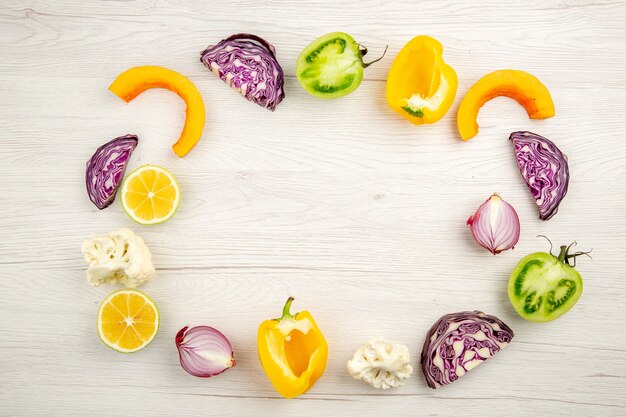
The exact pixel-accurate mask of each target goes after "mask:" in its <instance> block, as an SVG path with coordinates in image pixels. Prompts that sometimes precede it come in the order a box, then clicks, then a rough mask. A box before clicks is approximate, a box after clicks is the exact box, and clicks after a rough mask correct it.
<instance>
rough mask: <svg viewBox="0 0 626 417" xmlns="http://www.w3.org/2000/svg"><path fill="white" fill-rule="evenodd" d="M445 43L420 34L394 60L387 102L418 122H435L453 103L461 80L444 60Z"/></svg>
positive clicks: (409, 119) (414, 121)
mask: <svg viewBox="0 0 626 417" xmlns="http://www.w3.org/2000/svg"><path fill="white" fill-rule="evenodd" d="M442 55H443V48H442V46H441V43H439V41H437V40H436V39H434V38H431V37H430V36H416V37H415V38H413V39H412V40H411V41H410V42H409V43H407V44H406V45H404V47H403V48H402V49H401V50H400V52H399V53H398V56H396V59H394V61H393V64H391V69H390V70H389V75H388V76H387V103H389V107H391V108H392V109H393V110H394V111H396V112H397V113H400V114H401V115H402V116H403V117H404V118H405V119H407V120H408V121H410V122H411V123H414V124H416V125H421V124H424V123H435V122H436V121H438V120H439V119H441V118H442V117H443V116H444V115H445V114H446V113H447V112H448V110H449V109H450V106H452V102H453V101H454V97H455V96H456V88H457V84H458V79H457V76H456V72H455V71H454V69H453V68H452V67H451V66H449V65H447V64H446V63H445V62H444V61H443V57H442Z"/></svg>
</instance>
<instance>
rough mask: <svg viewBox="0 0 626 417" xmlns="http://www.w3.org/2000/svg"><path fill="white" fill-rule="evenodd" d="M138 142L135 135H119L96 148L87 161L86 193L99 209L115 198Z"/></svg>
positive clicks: (108, 204)
mask: <svg viewBox="0 0 626 417" xmlns="http://www.w3.org/2000/svg"><path fill="white" fill-rule="evenodd" d="M138 142H139V139H137V136H135V135H125V136H120V137H119V138H115V139H113V140H111V141H109V142H107V143H105V144H104V145H102V146H100V147H99V148H98V149H96V152H95V153H94V154H93V156H92V157H91V158H89V161H87V171H86V174H85V177H86V184H87V194H88V195H89V199H90V200H91V202H92V203H94V204H95V206H96V207H98V208H99V209H100V210H102V209H104V208H106V207H108V206H110V205H111V203H113V201H114V200H115V194H117V190H118V188H119V187H120V184H121V183H122V179H123V178H124V172H126V166H127V165H128V161H129V160H130V156H131V155H132V153H133V151H134V150H135V147H136V146H137V143H138Z"/></svg>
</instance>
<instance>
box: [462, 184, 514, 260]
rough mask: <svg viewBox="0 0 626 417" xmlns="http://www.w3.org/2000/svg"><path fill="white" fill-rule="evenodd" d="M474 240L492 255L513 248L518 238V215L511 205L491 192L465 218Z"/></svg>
mask: <svg viewBox="0 0 626 417" xmlns="http://www.w3.org/2000/svg"><path fill="white" fill-rule="evenodd" d="M467 224H468V225H469V227H470V230H471V231H472V235H473V236H474V240H475V241H476V242H477V243H478V244H479V245H480V246H482V247H483V248H485V249H487V250H488V251H489V252H491V253H493V254H494V255H497V254H499V253H500V252H502V251H505V250H508V249H513V247H514V246H515V245H516V244H517V241H518V240H519V234H520V224H519V217H518V216H517V213H516V212H515V209H514V208H513V206H512V205H510V204H509V203H507V202H506V201H504V200H503V199H502V198H500V196H499V195H498V194H495V193H494V194H493V195H492V196H491V197H489V198H488V199H487V201H485V202H484V203H482V204H481V205H480V207H478V210H476V213H474V215H473V216H470V218H469V219H467Z"/></svg>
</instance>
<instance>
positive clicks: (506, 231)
mask: <svg viewBox="0 0 626 417" xmlns="http://www.w3.org/2000/svg"><path fill="white" fill-rule="evenodd" d="M385 52H386V49H385ZM366 53H367V49H366V48H365V47H364V46H362V45H360V44H359V43H357V42H356V41H355V40H354V38H352V37H351V36H350V35H348V34H347V33H342V32H335V33H329V34H326V35H324V36H321V37H320V38H318V39H316V40H314V41H313V42H311V43H310V44H309V45H308V46H306V47H305V48H304V50H303V51H302V53H301V54H300V57H299V58H298V61H297V64H296V75H297V78H298V81H299V82H300V84H301V85H302V87H303V88H304V89H305V90H306V91H307V92H309V93H310V94H311V95H313V96H315V97H318V98H322V99H334V98H339V97H343V96H345V95H348V94H350V93H352V92H354V91H355V90H356V89H357V88H358V87H359V85H360V83H361V81H362V79H363V69H364V68H366V67H367V66H369V65H370V64H372V63H374V62H377V61H380V60H381V59H382V58H383V57H382V56H381V57H380V58H378V59H376V60H374V61H372V62H370V63H367V64H365V63H363V57H364V56H365V54H366ZM383 56H384V53H383ZM200 61H201V62H202V63H203V64H204V65H205V66H206V67H207V68H208V69H209V70H210V71H211V72H213V73H214V74H215V75H217V76H218V77H219V78H220V79H222V80H223V81H224V82H225V83H226V84H228V85H229V86H230V87H231V88H233V89H234V90H236V91H237V92H238V93H240V94H241V95H242V96H244V97H245V98H246V99H247V100H249V101H251V102H253V103H256V104H258V105H259V106H261V107H264V108H266V109H268V110H271V111H274V110H275V109H276V107H277V106H278V104H280V103H281V102H282V100H283V99H284V98H285V91H284V72H283V69H282V67H281V66H280V64H279V62H278V59H277V55H276V49H275V48H274V46H273V45H272V44H270V43H269V42H267V41H266V40H264V39H262V38H260V37H258V36H256V35H252V34H247V33H240V34H235V35H232V36H230V37H228V38H226V39H223V40H222V41H220V42H219V43H217V44H215V45H212V46H209V47H207V48H206V49H205V50H203V51H202V52H201V54H200ZM457 84H458V78H457V74H456V71H455V70H454V69H453V68H452V67H450V66H449V65H447V64H446V63H445V62H444V60H443V47H442V45H441V43H439V42H438V41H437V40H435V39H433V38H431V37H429V36H417V37H415V38H414V39H412V40H411V41H410V42H408V43H407V44H406V45H405V46H404V47H403V48H402V49H401V50H400V52H399V53H398V55H397V56H396V58H395V59H394V61H393V63H392V65H391V69H390V71H389V75H388V77H387V86H386V98H387V102H388V104H389V107H390V108H391V109H392V110H393V111H395V112H397V113H398V114H400V115H401V116H402V117H404V118H405V119H407V120H408V121H410V122H411V123H413V124H415V125H421V124H428V123H435V122H437V121H438V120H440V119H441V118H442V117H443V116H444V115H445V114H446V113H447V112H448V110H449V109H450V107H451V105H452V103H453V101H454V98H455V96H456V91H457ZM157 87H158V88H165V89H168V90H171V91H173V92H175V93H176V94H178V95H179V96H180V98H181V99H183V100H184V101H185V103H186V105H187V110H186V116H185V124H184V127H183V130H182V132H181V134H180V137H179V139H178V140H177V141H176V143H174V145H173V147H172V148H173V150H174V152H175V153H176V154H177V155H178V156H179V157H183V156H185V155H186V154H187V153H188V152H189V151H191V149H192V148H193V147H194V146H195V145H196V143H197V142H198V140H199V139H200V137H201V136H202V130H203V128H204V122H205V112H204V102H203V100H202V96H201V95H200V93H199V91H198V90H197V88H196V87H195V86H194V85H193V83H192V82H191V81H190V80H189V79H188V78H186V77H185V76H183V75H181V74H179V73H177V72H175V71H172V70H170V69H167V68H162V67H155V66H142V67H135V68H130V69H128V70H127V71H124V72H123V73H122V74H120V75H119V76H118V77H117V78H116V79H115V81H114V82H113V83H112V84H111V86H110V87H109V89H110V90H111V92H113V93H114V94H116V95H117V96H118V97H120V98H121V99H122V100H124V101H125V102H129V101H131V100H133V99H134V98H135V97H136V96H137V95H139V94H141V93H142V92H143V91H145V90H147V89H150V88H157ZM498 96H506V97H510V98H512V99H514V100H516V101H517V102H518V103H519V104H520V105H522V106H523V107H524V109H525V110H526V111H527V113H528V116H529V117H530V118H532V119H544V118H549V117H552V116H554V104H553V102H552V98H551V96H550V93H549V91H548V89H547V88H546V87H545V86H544V85H543V84H542V83H541V81H539V80H538V79H537V78H535V77H534V76H533V75H531V74H529V73H527V72H524V71H519V70H512V69H505V70H499V71H494V72H492V73H489V74H487V75H485V76H484V77H482V78H481V79H480V80H478V82H476V83H475V84H474V86H472V87H471V88H470V90H469V91H468V92H467V94H466V95H465V97H464V98H463V100H462V102H461V105H460V107H459V110H458V113H457V125H458V131H459V134H460V137H461V138H462V139H463V140H468V139H470V138H472V137H474V136H475V135H476V134H477V133H478V124H477V122H476V120H477V116H478V112H479V110H480V108H481V107H482V106H483V105H484V104H485V103H486V102H487V101H489V100H491V99H492V98H494V97H498ZM509 139H510V141H511V143H512V146H513V151H514V153H515V156H516V160H517V164H518V167H519V170H520V173H521V175H522V177H523V178H524V181H525V182H526V185H527V186H528V189H529V191H530V193H531V195H532V197H533V198H534V200H535V202H536V204H537V208H538V211H539V218H540V219H541V220H549V219H550V218H552V217H553V216H554V215H555V214H556V213H557V210H558V207H559V204H560V202H561V201H562V200H563V198H564V197H565V195H566V194H567V189H568V184H569V167H568V161H567V157H566V156H565V154H563V153H562V152H561V150H560V149H559V148H558V147H557V146H556V145H555V144H554V143H553V142H552V141H551V140H549V139H547V138H544V137H542V136H540V135H537V134H535V133H531V132H513V133H511V136H510V138H509ZM138 143H139V139H138V138H137V136H135V135H125V136H121V137H118V138H115V139H113V140H111V141H109V142H107V143H105V144H104V145H102V146H100V147H99V148H98V149H97V150H96V151H95V153H94V154H93V156H92V157H91V158H90V159H89V161H88V162H87V169H86V186H87V193H88V196H89V199H90V200H91V201H92V202H93V204H94V205H95V206H96V207H97V208H98V209H100V210H102V209H104V208H106V207H108V206H110V205H111V204H112V203H113V201H114V200H115V197H116V194H117V192H118V189H119V188H120V186H121V188H122V191H121V201H122V206H123V208H124V210H125V211H126V213H127V214H128V215H129V216H130V217H131V218H132V219H133V220H134V221H136V222H138V223H140V224H144V225H150V224H157V223H160V222H163V221H166V220H168V219H169V218H171V217H172V216H173V214H174V212H175V211H176V208H177V206H178V202H179V199H180V191H179V188H178V184H177V182H176V180H175V179H174V177H173V176H172V175H171V173H169V171H167V170H166V169H165V168H161V167H157V166H153V165H144V166H142V167H140V168H138V169H137V170H135V171H133V172H132V173H131V174H129V175H128V176H126V179H124V176H125V171H126V167H127V165H128V162H129V160H130V158H131V155H132V153H133V151H134V150H135V148H136V147H137V145H138ZM467 224H468V226H469V227H470V230H471V233H472V236H473V237H474V239H475V240H476V242H477V243H478V244H479V245H481V246H482V247H484V248H485V249H487V250H488V251H490V252H491V253H492V254H494V255H497V254H498V253H500V252H502V251H506V250H509V249H512V248H513V247H514V246H515V245H516V244H517V242H518V240H519V236H520V221H519V217H518V215H517V212H516V211H515V209H514V208H513V206H511V205H510V204H509V203H507V202H506V201H504V200H503V199H502V197H500V195H499V194H493V195H492V196H491V197H489V198H488V199H487V200H486V201H485V202H484V203H483V204H482V205H481V206H480V207H479V208H478V209H477V210H476V212H475V213H474V214H473V215H472V216H471V217H470V218H469V219H468V221H467ZM572 246H573V244H572V245H569V246H565V245H564V246H561V247H560V252H559V254H558V255H556V256H555V255H553V254H552V253H551V252H550V253H546V252H537V253H533V254H530V255H528V256H526V257H524V258H523V259H522V260H521V261H520V262H519V263H518V264H517V266H516V267H515V268H514V270H513V271H512V272H511V275H510V278H509V283H508V295H509V299H510V302H511V305H512V306H513V308H514V309H515V311H516V312H517V313H518V314H519V315H520V316H521V317H523V318H524V319H526V320H529V321H533V322H547V321H552V320H555V319H557V318H559V317H560V316H562V315H563V314H565V313H567V312H568V311H569V310H570V309H571V308H572V307H573V306H574V305H575V304H576V303H577V301H578V300H579V298H580V296H581V294H582V289H583V282H582V278H581V276H580V274H579V273H578V272H577V271H576V270H575V269H574V267H575V259H576V257H578V256H580V255H587V254H588V252H575V253H570V250H571V248H572ZM83 254H84V256H85V260H86V261H87V262H88V264H89V268H88V271H87V279H88V282H89V283H90V284H91V285H94V286H98V285H100V284H105V283H106V284H110V283H122V284H124V285H126V287H127V289H126V290H121V291H118V292H114V293H113V294H111V295H110V296H109V297H107V299H106V300H105V301H104V302H103V303H102V305H101V307H100V311H99V313H98V332H99V335H100V338H101V339H102V341H103V342H104V343H105V344H106V345H107V346H109V347H111V348H113V349H116V350H118V351H120V352H135V351H137V350H140V349H142V348H143V347H145V346H147V345H148V344H149V343H150V342H151V341H152V340H153V338H154V337H155V336H156V333H157V331H158V327H159V313H158V310H157V308H156V305H155V304H154V303H153V302H152V300H150V299H149V298H148V297H147V296H146V295H145V294H143V293H141V292H139V291H136V290H134V288H135V287H137V286H139V285H141V284H143V283H145V282H147V281H149V280H151V279H152V278H153V276H154V274H155V268H154V266H153V264H152V255H151V253H150V251H149V249H148V248H147V246H146V245H145V243H144V242H143V240H142V239H141V238H140V237H139V236H137V235H135V234H134V233H133V232H132V231H130V230H128V229H119V230H116V231H113V232H111V233H109V234H107V235H105V236H97V237H94V238H92V239H91V240H88V241H86V242H85V243H84V244H83ZM572 260H573V261H574V264H573V265H572V264H570V261H572ZM292 302H293V298H291V297H290V298H289V299H288V300H287V302H286V304H285V306H284V308H283V312H282V315H281V316H280V317H279V318H276V319H270V320H266V321H264V322H263V323H261V325H260V326H259V330H258V337H257V344H258V351H259V358H260V361H261V364H262V366H263V369H264V370H265V372H266V374H267V376H268V379H269V380H270V382H271V383H272V385H273V386H274V388H275V389H276V391H277V392H278V393H279V394H281V395H282V396H284V397H286V398H294V397H297V396H299V395H301V394H303V393H305V392H306V391H307V390H308V389H309V388H310V387H311V386H312V385H313V384H314V383H315V381H317V380H318V379H319V378H320V377H321V376H322V374H323V373H324V370H325V368H326V362H327V357H328V345H327V342H326V339H325V338H324V335H323V334H322V332H321V330H320V329H319V328H318V326H317V324H316V323H315V321H314V320H313V317H312V316H311V314H310V313H309V312H307V311H301V312H298V313H291V311H290V309H291V304H292ZM513 337H514V333H513V330H512V329H511V328H510V327H509V326H507V325H506V324H505V323H504V322H502V320H500V319H498V318H497V317H495V316H492V315H489V314H485V313H483V312H481V311H462V312H457V313H451V314H446V315H444V316H442V317H441V318H440V319H439V320H438V321H437V322H436V323H434V324H433V326H432V327H431V329H430V330H429V331H428V333H427V335H426V339H425V341H424V346H423V349H422V353H421V365H422V371H423V374H424V377H425V379H426V383H427V384H428V386H429V387H431V388H438V387H441V386H444V385H447V384H449V383H451V382H453V381H455V380H457V379H458V378H459V377H461V376H463V375H464V374H465V373H467V372H469V371H470V370H471V369H473V368H474V367H476V366H477V365H480V364H481V363H482V362H484V361H485V360H487V359H489V358H491V357H492V356H493V355H494V354H495V353H497V352H499V351H500V350H502V349H504V348H505V347H506V346H508V344H509V343H510V342H511V341H512V339H513ZM175 345H176V347H177V349H178V353H179V358H180V363H181V366H182V368H183V369H184V370H185V371H186V372H188V373H189V374H191V375H193V376H197V377H211V376H215V375H218V374H220V373H222V372H224V371H226V370H228V369H230V368H232V367H233V366H235V364H236V361H235V358H234V353H233V349H232V347H231V344H230V342H229V341H228V339H227V338H226V336H224V334H222V333H221V332H220V331H218V330H217V329H214V328H212V327H210V326H196V327H192V328H189V326H185V327H183V328H182V329H181V330H180V331H179V332H178V334H177V335H176V337H175ZM459 346H461V347H462V348H460V349H458V347H459ZM347 368H348V371H349V373H350V374H351V375H352V376H353V377H354V378H355V379H359V380H362V381H364V382H366V383H368V384H370V385H371V386H372V387H374V388H380V389H389V388H394V387H399V386H402V385H403V384H404V383H405V382H406V380H407V379H408V378H409V376H410V375H411V373H412V371H413V368H412V366H411V365H410V354H409V349H408V348H407V347H406V346H404V345H401V344H395V343H391V342H388V341H386V340H385V339H382V338H373V339H371V340H370V341H368V342H367V343H365V344H364V345H362V346H361V347H359V348H358V349H357V350H356V352H355V354H354V356H353V357H352V359H351V360H350V361H349V362H348V364H347Z"/></svg>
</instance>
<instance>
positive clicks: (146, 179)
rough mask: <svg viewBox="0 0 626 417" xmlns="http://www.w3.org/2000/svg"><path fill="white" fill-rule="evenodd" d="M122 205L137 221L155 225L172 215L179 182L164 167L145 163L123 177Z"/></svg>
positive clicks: (178, 198) (176, 202)
mask: <svg viewBox="0 0 626 417" xmlns="http://www.w3.org/2000/svg"><path fill="white" fill-rule="evenodd" d="M121 195H122V197H121V199H122V207H123V208H124V211H126V214H128V216H129V217H130V218H131V219H133V220H134V221H136V222H137V223H139V224H157V223H162V222H164V221H166V220H168V219H169V218H170V217H172V216H173V215H174V213H175V212H176V209H177V208H178V202H179V200H180V191H179V188H178V183H177V182H176V180H175V179H174V177H173V176H172V174H171V173H170V172H169V171H168V170H166V169H165V168H161V167H159V166H155V165H144V166H142V167H139V168H137V169H136V170H134V171H133V172H131V173H130V174H128V176H127V177H126V179H125V180H124V183H123V184H122V191H121Z"/></svg>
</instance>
